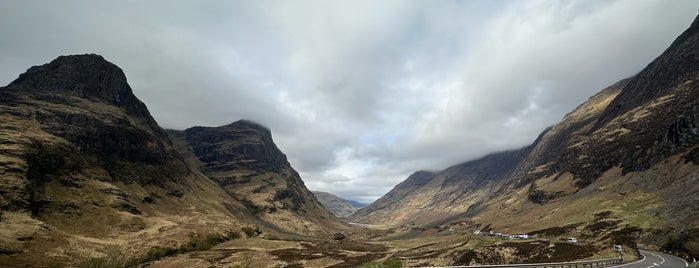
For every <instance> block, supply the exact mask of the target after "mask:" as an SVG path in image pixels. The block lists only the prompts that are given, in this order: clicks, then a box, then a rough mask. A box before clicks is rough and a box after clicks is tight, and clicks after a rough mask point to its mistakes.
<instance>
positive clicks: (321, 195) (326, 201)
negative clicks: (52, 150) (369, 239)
mask: <svg viewBox="0 0 699 268" xmlns="http://www.w3.org/2000/svg"><path fill="white" fill-rule="evenodd" d="M313 194H314V195H315V196H316V198H318V201H320V203H321V204H323V206H324V207H325V208H327V209H328V210H330V212H332V213H333V214H335V216H337V217H338V218H340V219H344V218H347V217H349V216H350V215H352V214H354V213H355V212H357V210H358V209H360V208H362V207H364V206H366V204H362V203H359V202H357V201H351V200H346V199H342V198H341V197H339V196H337V195H334V194H331V193H326V192H321V191H313Z"/></svg>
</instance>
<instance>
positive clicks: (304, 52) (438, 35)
mask: <svg viewBox="0 0 699 268" xmlns="http://www.w3.org/2000/svg"><path fill="white" fill-rule="evenodd" d="M698 9H699V2H697V1H696V0H673V1H667V0H605V1H602V0H600V1H591V0H580V1H543V0H541V1H537V0H531V1H530V0H523V1H499V0H495V1H418V0H414V1H412V0H405V1H404V0H401V1H393V0H381V1H375V0H367V1H365V0H359V1H323V0H318V1H305V0H303V1H136V0H127V1H88V0H85V1H71V0H69V1H39V0H28V1H14V0H12V1H11V0H0V84H2V85H6V84H9V83H10V82H11V81H12V80H14V79H16V78H17V76H18V75H19V74H20V73H23V72H24V71H25V70H26V69H28V68H29V67H30V66H33V65H41V64H44V63H47V62H49V61H51V60H52V59H54V58H56V57H58V56H59V55H70V54H84V53H96V54H100V55H102V56H103V57H104V58H105V59H107V60H109V61H111V62H113V63H115V64H117V65H118V66H120V67H121V68H122V69H123V70H124V72H125V74H126V76H127V79H128V81H129V84H130V85H131V88H132V89H133V91H134V94H136V96H137V97H138V98H140V99H141V100H142V101H143V102H144V103H146V105H147V106H148V109H149V110H150V112H151V114H152V115H153V117H154V118H155V119H156V120H157V121H158V123H159V124H160V126H161V127H164V128H172V129H180V130H182V129H186V128H189V127H192V126H220V125H225V124H228V123H231V122H234V121H237V120H239V119H248V120H253V121H255V122H258V123H260V124H262V125H264V126H266V127H268V128H269V129H270V130H271V131H272V135H273V138H274V141H275V143H276V144H277V146H278V147H279V148H280V149H281V150H282V151H283V152H284V153H285V154H286V155H287V157H288V159H289V161H290V163H291V164H292V166H293V167H294V168H295V169H296V170H297V171H298V172H299V173H300V175H301V177H302V178H303V180H304V182H305V184H306V186H307V187H308V188H309V189H311V190H318V191H326V192H330V193H334V194H336V195H339V196H341V197H343V198H346V199H351V200H356V201H360V202H365V203H370V202H372V201H374V200H375V199H377V198H379V197H381V196H382V195H383V194H385V193H386V192H388V191H389V190H390V189H391V188H393V187H394V186H395V185H396V184H398V183H400V182H401V181H403V180H404V179H406V178H407V177H408V176H409V175H410V174H412V173H413V172H415V171H417V170H442V169H444V168H446V167H449V166H451V165H454V164H458V163H461V162H465V161H468V160H472V159H476V158H479V157H482V156H484V155H486V154H488V153H493V152H497V151H502V150H507V149H514V148H520V147H522V146H526V145H528V144H530V143H531V142H533V141H534V139H535V138H536V137H537V135H538V134H539V133H540V132H541V131H543V130H544V129H545V128H546V127H548V126H550V125H553V124H555V123H556V122H558V121H559V120H560V119H561V118H562V117H563V116H564V115H565V114H566V113H568V112H570V111H571V110H573V109H574V108H575V107H576V106H578V105H579V104H581V103H582V102H584V101H585V100H587V98H589V97H590V96H592V95H594V94H595V93H597V92H598V91H600V90H601V89H602V88H604V87H606V86H608V85H611V84H613V83H614V82H616V81H618V80H621V79H623V78H626V77H629V76H632V75H634V74H635V73H637V72H639V71H640V70H641V69H642V68H643V67H645V66H646V65H647V64H648V63H649V62H650V61H652V60H653V59H654V58H655V57H657V56H658V55H660V53H662V51H663V50H664V49H665V48H667V47H668V46H669V45H670V43H671V42H672V41H673V40H674V39H675V38H676V37H677V36H678V35H679V34H680V33H681V32H682V31H683V30H685V29H686V28H688V27H689V25H690V24H691V22H692V21H693V19H694V17H695V16H696V15H697V10H698Z"/></svg>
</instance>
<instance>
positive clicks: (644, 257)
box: [613, 253, 646, 268]
mask: <svg viewBox="0 0 699 268" xmlns="http://www.w3.org/2000/svg"><path fill="white" fill-rule="evenodd" d="M641 256H643V259H640V260H637V261H635V262H629V263H627V264H622V265H617V266H613V268H616V267H624V266H627V265H631V264H636V263H639V262H642V261H645V260H646V255H644V254H643V253H641Z"/></svg>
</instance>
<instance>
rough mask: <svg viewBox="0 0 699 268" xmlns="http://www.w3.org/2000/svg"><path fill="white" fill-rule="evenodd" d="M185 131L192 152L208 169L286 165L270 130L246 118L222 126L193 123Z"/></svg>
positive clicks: (264, 168) (268, 169) (273, 169)
mask: <svg viewBox="0 0 699 268" xmlns="http://www.w3.org/2000/svg"><path fill="white" fill-rule="evenodd" d="M184 132H185V135H186V137H187V138H186V139H187V141H188V143H189V144H190V145H191V146H192V149H193V150H194V153H195V154H196V155H197V156H198V157H199V159H200V160H201V161H202V162H203V163H206V164H207V167H208V168H210V169H214V170H228V169H231V168H240V167H245V168H252V169H263V170H267V171H278V170H280V169H282V168H284V167H285V166H286V165H287V161H286V155H284V153H282V152H281V151H280V150H279V148H277V146H276V145H275V144H274V141H273V140H272V134H271V132H270V130H269V129H268V128H266V127H264V126H262V125H260V124H257V123H255V122H252V121H249V120H239V121H236V122H233V123H231V124H228V125H225V126H221V127H193V128H189V129H187V130H185V131H184ZM222 163H229V164H227V165H222ZM230 163H236V165H231V164H230Z"/></svg>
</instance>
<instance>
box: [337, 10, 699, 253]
mask: <svg viewBox="0 0 699 268" xmlns="http://www.w3.org/2000/svg"><path fill="white" fill-rule="evenodd" d="M697 41H699V19H695V21H694V23H692V25H691V26H690V27H689V29H687V30H686V31H685V32H684V33H683V34H682V35H681V36H680V37H679V38H678V39H677V40H675V42H673V44H672V45H671V46H670V47H669V48H668V49H667V50H666V51H665V52H664V53H663V54H662V55H661V56H659V57H658V58H657V59H655V60H654V61H653V62H652V63H650V64H649V65H648V66H647V67H646V68H644V69H643V70H642V71H641V72H640V73H638V74H637V75H635V76H634V77H632V78H629V79H624V80H621V81H619V82H618V83H616V84H614V85H612V86H610V87H608V88H606V89H604V90H602V91H601V92H600V93H598V94H596V95H595V96H593V97H592V98H590V99H589V100H588V101H586V102H585V103H583V104H582V105H580V106H579V107H577V108H576V109H575V110H574V111H572V112H571V113H569V114H567V115H566V116H565V117H564V118H563V119H562V120H561V122H560V123H558V124H556V125H555V126H553V127H551V128H549V129H547V130H546V131H544V132H543V133H542V134H541V136H540V137H539V138H538V139H537V140H536V141H535V142H534V143H533V144H532V145H530V146H529V147H527V148H524V149H521V150H518V151H511V152H505V153H499V154H494V155H491V156H487V157H485V158H482V159H479V160H475V161H470V162H467V163H464V164H461V165H457V166H454V167H451V168H448V169H447V170H444V171H442V172H438V173H437V174H436V175H434V176H433V177H432V178H430V179H429V180H428V181H422V182H421V183H420V185H417V186H415V187H413V188H412V189H410V191H409V192H410V193H409V194H406V193H402V192H404V191H405V190H404V189H403V188H404V187H399V186H400V185H399V186H397V187H396V188H395V189H394V190H393V191H391V192H389V193H388V194H387V195H386V196H385V197H384V198H382V199H379V201H377V202H376V203H375V204H372V205H370V206H368V207H367V208H365V209H363V210H360V211H359V212H357V213H356V214H355V215H354V216H353V217H351V218H350V220H352V221H357V222H365V223H380V222H389V223H393V224H401V223H408V222H410V221H414V222H416V223H418V224H439V223H445V222H449V221H452V220H466V221H471V222H472V223H473V226H474V227H475V226H485V225H489V226H491V227H492V228H498V229H501V230H503V231H508V232H518V231H535V230H540V229H545V228H548V227H552V228H558V227H563V226H569V227H571V226H573V227H571V228H564V229H563V230H565V231H564V232H563V233H562V234H561V235H564V234H565V233H568V234H581V235H588V236H589V237H591V239H601V238H603V237H605V235H604V234H606V235H607V236H606V238H607V239H620V238H619V237H618V236H613V235H612V234H614V233H615V232H628V233H629V235H631V237H632V238H633V239H632V240H638V241H642V242H645V243H649V244H655V245H660V244H662V243H664V242H665V239H663V238H659V237H661V236H663V235H665V234H667V233H672V232H675V231H673V230H675V229H676V230H692V229H693V228H697V227H699V213H698V212H697V211H699V207H698V205H697V204H699V202H698V201H699V195H697V194H696V193H697V192H699V166H697V164H699V159H698V155H699V112H698V111H699V110H698V108H697V107H699V85H698V84H697V80H698V79H699V45H697V43H698V42H697ZM411 177H412V176H411ZM410 180H411V179H410V178H409V179H408V180H406V182H407V181H410ZM404 183H405V182H404ZM401 185H402V184H401ZM388 197H392V198H388ZM387 200H390V202H386V201H387ZM596 215H597V216H596ZM599 215H603V216H602V217H601V216H599ZM600 221H602V222H603V224H598V225H594V224H595V223H598V222H600ZM570 224H573V225H570ZM576 224H577V225H576ZM575 226H577V227H575ZM590 226H591V227H590ZM602 226H604V228H602ZM596 228H602V230H599V232H593V231H591V230H596ZM629 228H631V229H629ZM633 228H638V229H633ZM629 230H635V231H633V232H630V231H629ZM689 233H692V232H691V231H690V232H689ZM694 233H696V232H694ZM617 234H619V233H617ZM684 237H685V239H689V240H692V239H694V240H696V239H697V237H694V238H692V236H686V235H685V236H684Z"/></svg>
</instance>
